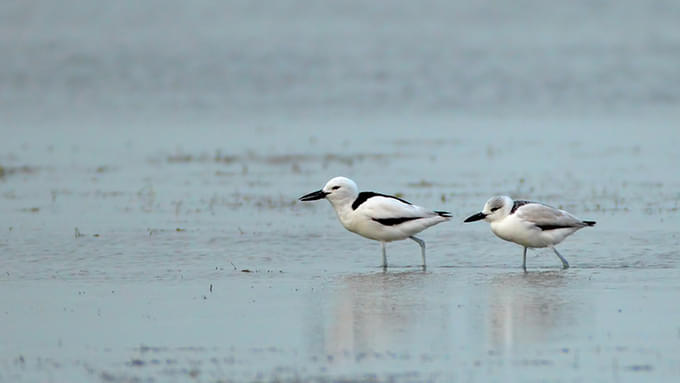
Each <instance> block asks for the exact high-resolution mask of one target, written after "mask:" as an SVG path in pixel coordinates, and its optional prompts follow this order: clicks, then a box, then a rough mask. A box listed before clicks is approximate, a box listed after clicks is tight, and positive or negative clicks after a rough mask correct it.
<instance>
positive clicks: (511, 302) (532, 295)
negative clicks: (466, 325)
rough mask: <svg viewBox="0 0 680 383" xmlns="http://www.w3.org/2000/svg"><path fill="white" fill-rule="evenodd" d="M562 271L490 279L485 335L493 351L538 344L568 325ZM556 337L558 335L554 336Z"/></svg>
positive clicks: (569, 310)
mask: <svg viewBox="0 0 680 383" xmlns="http://www.w3.org/2000/svg"><path fill="white" fill-rule="evenodd" d="M567 275H568V274H567V273H565V272H563V271H548V272H529V273H523V272H521V273H513V274H504V275H499V276H497V277H495V278H492V279H491V280H490V282H491V290H490V294H489V315H488V326H489V329H488V334H489V338H490V340H491V346H492V347H494V348H506V349H507V348H513V347H514V346H517V345H520V344H526V343H536V342H541V341H544V340H546V339H547V338H549V337H550V336H551V335H552V334H553V333H554V332H557V331H560V328H561V326H562V325H563V324H565V323H568V322H570V321H571V320H570V319H571V318H572V314H573V310H574V307H573V306H574V305H573V303H571V301H572V300H573V298H574V297H573V296H570V297H566V296H563V295H562V294H561V293H562V292H563V291H564V289H563V288H564V287H565V285H566V284H567V282H568V278H567ZM558 335H559V334H558Z"/></svg>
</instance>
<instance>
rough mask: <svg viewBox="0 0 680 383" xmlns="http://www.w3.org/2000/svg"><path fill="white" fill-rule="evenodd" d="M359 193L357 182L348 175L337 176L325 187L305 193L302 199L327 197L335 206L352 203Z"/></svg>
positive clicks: (310, 199)
mask: <svg viewBox="0 0 680 383" xmlns="http://www.w3.org/2000/svg"><path fill="white" fill-rule="evenodd" d="M357 195H359V188H358V187H357V184H356V183H355V182H354V181H352V180H351V179H349V178H347V177H335V178H333V179H331V180H330V181H328V182H326V185H324V187H323V189H321V190H317V191H315V192H311V193H309V194H305V195H303V196H302V197H300V201H314V200H317V199H322V198H326V199H327V200H328V201H329V202H330V203H331V204H332V205H333V206H341V205H345V204H351V203H352V202H354V200H355V199H356V198H357Z"/></svg>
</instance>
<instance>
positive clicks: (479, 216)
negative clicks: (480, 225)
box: [463, 213, 486, 222]
mask: <svg viewBox="0 0 680 383" xmlns="http://www.w3.org/2000/svg"><path fill="white" fill-rule="evenodd" d="M484 218H486V214H484V213H477V214H475V215H471V216H469V217H467V218H465V221H463V222H475V221H479V220H480V219H484Z"/></svg>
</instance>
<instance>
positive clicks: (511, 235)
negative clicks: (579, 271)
mask: <svg viewBox="0 0 680 383" xmlns="http://www.w3.org/2000/svg"><path fill="white" fill-rule="evenodd" d="M482 219H483V220H485V221H487V222H489V224H490V226H491V231H493V233H494V234H496V235H497V236H498V237H500V238H502V239H504V240H506V241H510V242H515V243H517V244H519V245H522V246H524V255H523V260H522V268H523V269H524V270H525V271H526V269H527V248H541V247H549V248H551V249H552V250H553V251H554V252H555V254H557V256H558V257H559V258H560V261H562V266H563V268H565V269H566V268H568V267H569V262H567V260H566V259H564V257H563V256H562V255H561V254H560V253H559V252H558V251H557V249H556V248H555V245H557V244H558V243H560V242H562V241H563V240H564V239H565V238H566V237H568V236H569V235H571V234H574V233H575V232H576V231H577V230H579V229H582V228H584V227H586V226H594V225H595V221H583V220H581V219H579V218H576V217H574V216H573V215H571V214H569V213H567V212H566V211H564V210H561V209H557V208H554V207H552V206H548V205H545V204H542V203H540V202H531V201H513V200H512V198H510V197H508V196H496V197H491V198H490V199H489V200H488V201H486V204H485V205H484V209H483V210H482V211H481V212H480V213H477V214H475V215H473V216H470V217H468V218H467V219H465V222H474V221H479V220H482Z"/></svg>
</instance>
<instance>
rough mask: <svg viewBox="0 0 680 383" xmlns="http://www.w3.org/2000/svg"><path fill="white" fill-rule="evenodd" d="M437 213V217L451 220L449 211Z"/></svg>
mask: <svg viewBox="0 0 680 383" xmlns="http://www.w3.org/2000/svg"><path fill="white" fill-rule="evenodd" d="M435 213H437V215H439V216H440V217H444V218H451V213H449V212H448V211H435Z"/></svg>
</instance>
